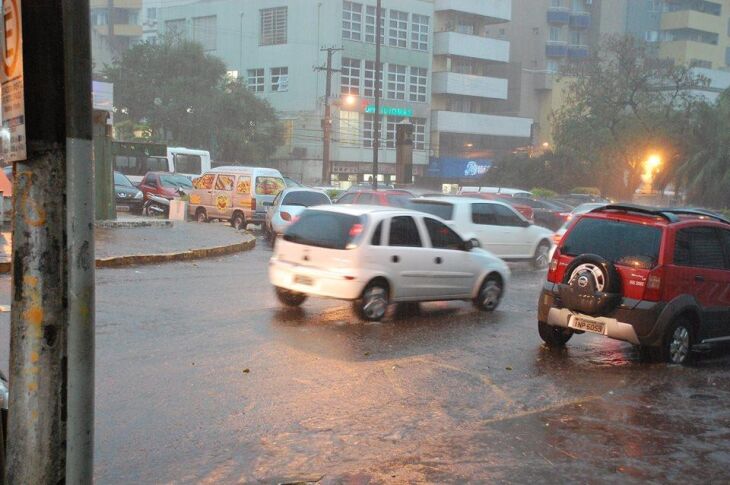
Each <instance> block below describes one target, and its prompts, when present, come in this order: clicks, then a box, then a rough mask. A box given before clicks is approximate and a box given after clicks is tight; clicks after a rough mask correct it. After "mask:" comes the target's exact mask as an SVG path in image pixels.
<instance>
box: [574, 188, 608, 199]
mask: <svg viewBox="0 0 730 485" xmlns="http://www.w3.org/2000/svg"><path fill="white" fill-rule="evenodd" d="M570 193H571V194H585V195H595V196H596V197H600V196H601V189H599V188H598V187H573V189H572V190H571V191H570Z"/></svg>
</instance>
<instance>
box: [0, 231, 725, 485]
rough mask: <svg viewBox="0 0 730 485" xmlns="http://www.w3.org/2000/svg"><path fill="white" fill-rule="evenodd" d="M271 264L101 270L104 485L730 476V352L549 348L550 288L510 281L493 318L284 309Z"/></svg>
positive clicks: (529, 274)
mask: <svg viewBox="0 0 730 485" xmlns="http://www.w3.org/2000/svg"><path fill="white" fill-rule="evenodd" d="M269 254H270V251H269V250H267V249H265V248H264V247H263V244H260V247H258V248H257V249H256V250H254V251H252V252H250V253H246V254H240V255H236V256H232V257H227V258H222V259H219V260H209V261H200V262H197V263H180V264H175V265H166V266H157V267H145V268H137V269H134V268H130V269H123V270H102V271H99V273H98V279H99V285H98V299H99V301H98V337H97V338H98V342H97V344H98V349H97V442H96V443H97V455H96V479H97V481H98V482H99V483H152V482H155V483H156V482H175V483H289V482H318V483H363V484H365V483H454V482H476V483H487V482H516V483H525V482H529V481H535V482H539V483H546V482H560V483H566V482H567V483H572V482H581V483H584V482H604V481H610V482H617V483H644V482H646V481H649V482H655V483H664V482H703V483H727V482H728V480H730V410H729V409H730V408H728V406H727V405H726V403H727V402H728V400H729V399H730V383H729V379H728V377H729V376H730V371H729V370H728V363H729V362H730V351H728V349H727V348H724V349H719V350H715V351H713V352H712V353H710V354H708V355H704V356H702V357H701V358H700V359H699V361H698V362H697V363H696V364H694V365H693V366H691V367H677V366H667V365H664V364H656V363H645V362H642V361H641V358H640V356H639V354H638V352H636V351H635V349H633V348H632V347H631V346H630V345H628V344H625V343H621V342H616V341H609V340H606V339H603V338H600V337H597V336H595V337H594V336H587V335H583V336H576V337H574V338H573V339H572V340H571V341H570V342H569V344H568V347H567V348H566V349H563V350H551V349H547V348H546V347H544V346H543V345H541V341H540V339H539V337H538V335H537V329H536V322H535V318H536V298H537V293H538V290H539V287H540V284H541V281H542V278H544V273H536V272H533V271H531V270H529V269H528V268H526V267H525V268H522V267H520V266H516V267H514V268H513V271H514V280H513V282H512V285H511V286H510V287H509V289H508V292H507V295H506V299H505V301H504V302H503V303H504V304H503V305H502V306H501V307H500V309H499V310H498V311H497V312H495V313H493V314H484V313H480V312H477V311H475V310H474V309H473V308H472V306H471V305H470V304H468V303H460V302H456V303H454V302H452V303H429V304H425V305H421V306H420V308H416V307H414V306H412V305H411V306H407V307H401V308H392V309H391V312H390V313H389V315H388V317H387V318H386V320H385V321H383V322H382V323H363V322H360V321H358V320H357V319H356V318H355V317H354V316H353V314H352V312H351V310H350V306H349V305H348V304H347V303H346V302H339V301H326V300H317V299H311V300H308V301H307V302H306V303H305V304H304V306H303V307H302V308H300V309H294V310H292V309H284V308H281V307H280V306H279V305H278V303H277V302H276V299H275V297H274V295H273V292H272V291H271V288H270V287H269V285H268V282H267V278H266V269H267V258H268V255H269ZM6 286H7V285H6ZM4 291H5V294H6V297H7V296H8V295H7V289H5V290H4ZM0 303H1V302H0ZM0 318H3V317H2V316H1V315H0ZM4 318H5V319H4V320H3V324H4V325H5V327H7V317H4ZM0 345H3V346H4V349H7V347H6V342H5V341H2V340H0ZM5 358H7V356H5Z"/></svg>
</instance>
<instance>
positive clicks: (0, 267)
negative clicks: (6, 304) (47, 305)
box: [0, 237, 256, 274]
mask: <svg viewBox="0 0 730 485" xmlns="http://www.w3.org/2000/svg"><path fill="white" fill-rule="evenodd" d="M254 247H256V238H255V237H251V239H249V240H247V241H243V242H240V243H235V244H228V245H225V246H213V247H209V248H200V249H191V250H189V251H181V252H177V253H162V254H134V255H127V256H112V257H109V258H99V259H97V260H96V267H97V268H124V267H126V266H142V265H146V264H160V263H172V262H175V261H192V260H194V259H205V258H215V257H218V256H226V255H229V254H235V253H241V252H243V251H250V250H252V249H253V248H254ZM12 270H13V264H12V262H10V261H3V262H0V274H4V273H10V272H11V271H12Z"/></svg>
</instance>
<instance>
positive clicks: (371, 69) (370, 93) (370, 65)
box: [363, 61, 384, 98]
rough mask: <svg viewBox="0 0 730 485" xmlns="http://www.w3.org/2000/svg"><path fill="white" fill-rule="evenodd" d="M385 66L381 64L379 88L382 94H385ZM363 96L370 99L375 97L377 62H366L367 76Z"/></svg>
mask: <svg viewBox="0 0 730 485" xmlns="http://www.w3.org/2000/svg"><path fill="white" fill-rule="evenodd" d="M383 75H384V72H383V64H382V63H381V64H380V79H378V87H379V88H380V94H381V95H382V94H383ZM363 95H364V96H366V97H368V98H373V97H375V61H365V76H364V79H363Z"/></svg>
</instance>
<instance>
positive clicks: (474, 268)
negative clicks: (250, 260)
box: [269, 205, 510, 320]
mask: <svg viewBox="0 0 730 485" xmlns="http://www.w3.org/2000/svg"><path fill="white" fill-rule="evenodd" d="M509 275H510V272H509V269H508V268H507V265H506V264H505V263H504V262H503V261H502V260H500V259H499V258H497V257H495V256H493V255H492V254H490V253H489V252H487V251H483V250H481V249H479V248H473V247H472V245H471V242H470V241H468V240H467V241H464V240H463V239H462V238H461V237H460V236H459V235H458V234H457V233H456V232H455V231H453V230H452V229H450V228H449V227H448V226H447V225H446V224H444V222H443V221H441V220H440V219H438V218H436V217H433V216H430V215H428V214H423V213H420V212H415V211H411V210H407V209H395V208H387V207H374V206H351V205H344V206H335V205H333V206H331V207H326V206H320V207H316V208H313V209H308V210H306V211H304V212H303V213H302V214H301V216H300V217H299V220H297V222H295V223H294V224H292V225H291V226H289V228H288V229H287V231H286V232H285V233H284V237H283V238H280V239H279V240H278V242H277V244H276V248H275V250H274V255H273V256H272V258H271V261H270V262H269V279H270V281H271V283H272V284H273V285H274V287H275V289H276V294H277V296H278V298H279V300H280V301H281V302H282V303H283V304H285V305H287V306H298V305H301V304H302V303H303V302H304V300H305V299H306V298H307V296H309V295H313V296H323V297H330V298H338V299H342V300H352V301H354V305H353V307H354V309H355V312H356V313H357V314H358V316H359V317H361V318H363V319H365V320H380V319H382V318H383V316H384V315H385V312H386V309H387V306H388V304H389V303H390V302H419V301H438V300H471V301H472V302H473V303H474V305H476V306H477V307H478V308H480V309H482V310H484V311H492V310H494V309H495V308H497V305H498V304H499V302H500V300H501V298H502V295H503V294H504V290H505V287H506V285H507V282H508V280H509Z"/></svg>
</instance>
